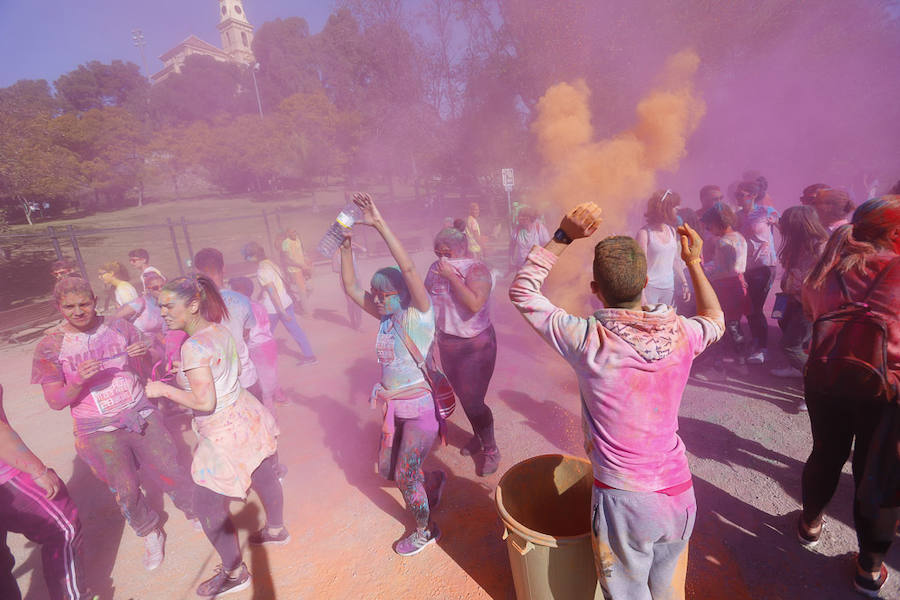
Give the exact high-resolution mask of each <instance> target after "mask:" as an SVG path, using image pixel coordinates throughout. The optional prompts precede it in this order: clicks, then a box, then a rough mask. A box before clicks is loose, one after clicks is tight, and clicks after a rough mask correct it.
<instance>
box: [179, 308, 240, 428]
mask: <svg viewBox="0 0 900 600" xmlns="http://www.w3.org/2000/svg"><path fill="white" fill-rule="evenodd" d="M240 366H241V363H240V359H239V358H238V353H237V346H236V345H235V343H234V337H232V335H231V333H229V331H228V329H226V328H225V327H224V326H222V325H219V324H218V323H211V324H210V325H209V327H206V328H204V329H201V330H200V331H198V332H197V333H195V334H194V335H192V336H191V337H189V338H188V339H187V340H185V342H184V344H183V345H182V346H181V369H180V370H179V371H178V373H177V375H176V380H177V381H178V385H179V386H181V387H182V388H184V389H186V390H190V389H191V385H190V382H189V381H188V378H187V375H186V374H185V373H186V372H187V371H190V370H191V369H197V368H200V367H209V368H210V370H211V371H212V377H213V384H214V385H215V388H216V408H215V410H214V411H213V412H219V411H221V410H222V409H224V408H227V407H229V406H231V405H232V404H234V403H235V402H236V401H237V399H238V397H239V396H240V395H241V390H242V388H241V384H240V381H239V380H238V371H239V370H240Z"/></svg>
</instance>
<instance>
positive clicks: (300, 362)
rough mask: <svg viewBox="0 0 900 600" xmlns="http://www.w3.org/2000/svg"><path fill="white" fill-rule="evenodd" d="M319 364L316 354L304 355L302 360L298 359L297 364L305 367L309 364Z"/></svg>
mask: <svg viewBox="0 0 900 600" xmlns="http://www.w3.org/2000/svg"><path fill="white" fill-rule="evenodd" d="M317 364H319V359H318V358H316V357H315V356H304V357H303V358H301V359H300V360H298V361H297V365H298V366H301V367H305V366H308V365H317Z"/></svg>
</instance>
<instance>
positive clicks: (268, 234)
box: [262, 209, 278, 258]
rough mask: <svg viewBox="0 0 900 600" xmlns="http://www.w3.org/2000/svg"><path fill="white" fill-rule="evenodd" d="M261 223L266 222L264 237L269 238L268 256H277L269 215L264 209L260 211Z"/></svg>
mask: <svg viewBox="0 0 900 600" xmlns="http://www.w3.org/2000/svg"><path fill="white" fill-rule="evenodd" d="M262 218H263V223H265V224H266V238H267V239H268V240H269V252H270V253H271V254H270V256H272V257H273V258H274V257H275V256H278V251H277V249H276V248H275V243H274V242H273V241H272V229H271V228H270V227H269V217H268V216H267V215H266V211H265V209H263V211H262Z"/></svg>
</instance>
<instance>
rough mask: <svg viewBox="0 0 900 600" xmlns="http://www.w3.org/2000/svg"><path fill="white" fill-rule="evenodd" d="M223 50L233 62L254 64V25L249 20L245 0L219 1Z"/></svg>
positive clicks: (219, 27) (219, 26)
mask: <svg viewBox="0 0 900 600" xmlns="http://www.w3.org/2000/svg"><path fill="white" fill-rule="evenodd" d="M217 29H218V30H219V33H220V34H221V36H222V49H223V50H224V51H225V54H227V55H228V56H229V57H230V58H231V60H233V61H236V62H242V63H246V64H252V63H253V62H254V58H253V50H252V49H251V45H252V43H253V25H251V24H250V21H248V20H247V13H245V12H244V3H243V0H219V24H218V26H217Z"/></svg>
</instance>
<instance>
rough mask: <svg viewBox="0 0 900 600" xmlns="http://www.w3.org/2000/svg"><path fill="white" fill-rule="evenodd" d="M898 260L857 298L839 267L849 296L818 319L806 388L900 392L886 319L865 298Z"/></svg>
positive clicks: (885, 395) (888, 396)
mask: <svg viewBox="0 0 900 600" xmlns="http://www.w3.org/2000/svg"><path fill="white" fill-rule="evenodd" d="M898 260H900V259H896V258H895V259H894V260H892V261H891V262H890V263H888V264H887V265H886V266H885V267H884V268H883V269H882V270H881V272H880V273H879V274H878V275H877V276H876V277H875V280H874V281H873V282H872V285H870V286H869V289H868V290H867V291H866V295H865V296H864V297H863V299H862V300H860V301H858V302H854V301H852V300H851V299H850V293H849V291H848V290H847V284H846V283H845V282H844V278H843V277H842V276H841V274H840V273H836V275H837V278H838V284H839V285H840V287H841V293H842V294H843V296H844V299H845V300H846V302H844V304H842V305H841V306H839V307H838V308H836V309H835V310H833V311H830V312H827V313H824V314H822V315H820V316H819V318H817V319H816V321H815V323H813V332H812V341H811V343H810V347H809V360H808V361H807V363H806V367H805V369H804V382H805V386H806V389H807V390H809V389H813V390H816V391H821V392H824V393H828V394H835V395H847V396H857V397H867V398H873V399H877V400H882V401H884V402H888V401H890V400H892V399H893V398H894V397H895V396H896V395H897V384H896V383H895V382H893V381H892V378H891V377H890V375H889V373H888V367H887V365H888V360H887V340H888V326H887V322H886V321H885V319H884V318H883V317H882V316H880V315H877V314H875V313H874V312H872V311H871V310H870V309H869V305H868V304H867V303H866V300H868V298H869V296H870V295H871V293H872V291H873V290H874V289H875V288H877V287H878V284H879V283H880V282H881V280H882V278H883V277H884V275H885V274H886V273H887V272H888V270H889V269H891V268H892V267H893V266H894V265H895V264H897V262H898Z"/></svg>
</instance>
